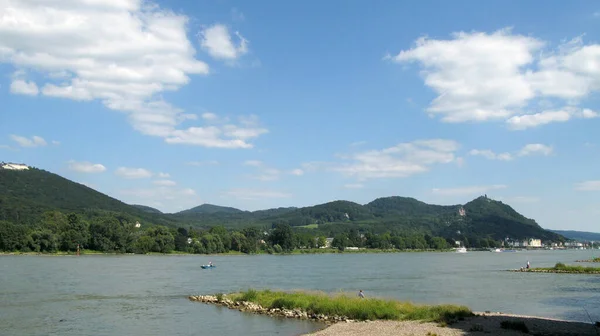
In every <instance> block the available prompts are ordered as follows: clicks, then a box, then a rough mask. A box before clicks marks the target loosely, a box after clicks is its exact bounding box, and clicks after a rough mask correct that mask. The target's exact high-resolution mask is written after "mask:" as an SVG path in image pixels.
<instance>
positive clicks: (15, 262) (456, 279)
mask: <svg viewBox="0 0 600 336" xmlns="http://www.w3.org/2000/svg"><path fill="white" fill-rule="evenodd" d="M598 255H600V251H598V250H595V251H591V250H584V251H578V250H569V251H519V252H515V253H490V252H469V253H466V254H459V253H390V254H323V255H289V256H271V255H257V256H204V255H172V256H169V255H166V256H141V255H136V256H133V255H132V256H130V255H126V256H125V255H124V256H97V255H96V256H92V255H90V256H79V257H76V256H60V257H59V256H2V257H0V334H1V335H3V336H21V335H27V336H34V335H61V336H62V335H64V336H70V335H73V336H75V335H76V336H82V335H90V336H100V335H145V336H149V335H186V336H189V335H220V336H227V335H251V336H252V335H299V334H302V333H307V332H310V331H313V330H316V329H317V328H319V327H320V325H316V324H314V323H312V322H308V321H297V320H284V319H276V318H271V317H266V316H259V315H252V314H246V313H240V312H238V311H234V310H228V309H226V308H222V307H215V306H210V305H205V304H201V303H196V302H190V301H189V300H188V299H187V296H188V295H192V294H193V295H197V294H214V293H217V292H224V293H227V292H232V291H236V290H241V289H247V288H273V289H316V290H322V291H327V292H335V291H349V292H357V291H358V290H359V289H362V290H363V291H365V293H366V295H367V296H378V297H390V298H397V299H401V300H411V301H413V302H417V303H433V304H435V303H457V304H464V305H467V306H469V307H470V308H471V309H473V310H474V311H485V310H490V311H502V312H505V313H515V314H526V315H535V316H544V317H555V318H562V319H568V320H575V321H583V322H590V318H591V319H592V320H594V321H598V320H600V306H598V305H597V303H598V302H600V276H597V275H571V274H536V273H514V272H505V271H504V270H507V269H514V268H519V267H521V266H524V265H525V264H526V262H527V261H528V260H529V261H530V262H531V266H532V267H546V266H553V265H554V264H555V263H556V262H558V261H561V262H564V263H567V264H573V262H574V261H575V260H577V259H588V258H591V257H595V256H598ZM209 260H211V261H213V263H214V264H215V265H217V268H215V269H208V270H203V269H201V268H200V267H199V266H200V265H201V264H205V263H207V262H208V261H209ZM586 311H587V312H586ZM588 313H589V317H588Z"/></svg>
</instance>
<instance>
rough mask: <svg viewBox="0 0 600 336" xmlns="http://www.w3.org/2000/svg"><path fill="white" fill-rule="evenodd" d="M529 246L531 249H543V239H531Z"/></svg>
mask: <svg viewBox="0 0 600 336" xmlns="http://www.w3.org/2000/svg"><path fill="white" fill-rule="evenodd" d="M528 245H529V246H530V247H542V240H541V239H535V238H530V239H529V241H528Z"/></svg>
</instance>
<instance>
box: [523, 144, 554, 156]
mask: <svg viewBox="0 0 600 336" xmlns="http://www.w3.org/2000/svg"><path fill="white" fill-rule="evenodd" d="M552 152H554V149H553V148H552V147H550V146H546V145H543V144H528V145H525V146H524V147H523V148H521V150H520V151H519V156H529V155H535V154H540V155H544V156H548V155H550V154H552Z"/></svg>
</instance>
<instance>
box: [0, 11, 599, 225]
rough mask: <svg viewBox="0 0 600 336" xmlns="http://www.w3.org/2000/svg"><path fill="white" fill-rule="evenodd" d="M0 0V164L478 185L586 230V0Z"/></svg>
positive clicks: (98, 174)
mask: <svg viewBox="0 0 600 336" xmlns="http://www.w3.org/2000/svg"><path fill="white" fill-rule="evenodd" d="M45 6H46V7H42V6H41V5H40V2H39V1H33V0H23V1H12V0H0V9H2V10H0V160H3V161H10V162H23V163H26V164H28V165H31V166H35V167H39V168H42V169H46V170H49V171H51V172H55V173H57V174H60V175H62V176H64V177H66V178H69V179H72V180H74V181H77V182H80V183H84V184H86V185H89V186H91V187H93V188H95V189H97V190H99V191H101V192H103V193H107V194H109V195H111V196H113V197H116V198H118V199H121V200H123V201H125V202H128V203H138V204H145V205H149V206H153V207H156V208H158V209H160V210H163V211H167V212H175V211H179V210H182V209H186V208H190V207H192V206H196V205H199V204H201V203H212V204H219V205H226V206H234V207H238V208H241V209H247V210H256V209H264V208H270V207H279V206H306V205H313V204H318V203H323V202H327V201H332V200H336V199H345V200H351V201H356V202H359V203H366V202H369V201H371V200H373V199H375V198H377V197H382V196H391V195H401V196H410V197H415V198H418V199H420V200H423V201H426V202H430V203H436V204H459V203H466V202H468V201H469V200H471V199H473V198H475V197H477V196H479V195H483V194H487V195H488V196H489V197H492V198H495V199H499V200H502V201H504V202H507V203H508V204H510V205H512V206H513V207H514V208H515V209H517V210H518V211H520V212H521V213H523V214H524V215H526V216H528V217H531V218H534V219H536V220H537V221H538V223H539V224H540V225H542V226H543V227H546V228H553V229H577V230H591V231H598V229H597V218H598V216H599V215H600V173H599V171H600V133H598V128H599V127H600V114H599V112H600V104H599V95H598V92H599V91H600V36H599V33H598V32H600V6H597V5H595V4H594V3H593V2H584V1H580V2H572V3H568V4H567V3H559V2H556V3H547V2H540V1H529V2H526V3H523V2H520V1H485V2H482V1H461V2H452V3H451V2H444V1H435V2H434V1H422V2H419V3H416V2H414V3H406V2H404V3H403V2H398V1H381V2H378V3H377V6H373V5H372V4H371V3H370V2H366V1H327V2H317V1H305V2H296V3H291V2H276V1H270V2H266V1H263V2H260V3H256V2H254V3H252V4H250V3H248V2H242V1H225V0H218V1H217V0H215V1H183V0H180V1H169V2H166V1H165V2H141V1H139V0H123V1H122V0H112V1H100V0H85V1H83V0H79V1H77V0H54V1H52V2H50V3H47V4H46V5H45Z"/></svg>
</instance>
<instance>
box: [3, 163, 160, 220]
mask: <svg viewBox="0 0 600 336" xmlns="http://www.w3.org/2000/svg"><path fill="white" fill-rule="evenodd" d="M50 210H59V211H62V212H78V213H85V212H87V213H89V212H93V211H97V210H103V211H110V212H117V213H125V214H128V215H132V216H135V217H137V218H140V219H144V220H147V221H151V222H154V223H162V224H171V223H172V220H168V219H165V218H162V217H157V216H156V214H155V213H154V214H153V213H149V212H147V211H146V210H142V209H139V208H138V207H135V206H131V205H129V204H126V203H123V202H121V201H119V200H117V199H115V198H112V197H110V196H108V195H105V194H102V193H100V192H98V191H96V190H94V189H92V188H89V187H87V186H85V185H83V184H79V183H76V182H73V181H71V180H68V179H66V178H64V177H61V176H59V175H56V174H53V173H50V172H47V171H45V170H41V169H37V168H31V167H30V168H29V169H27V170H9V169H0V220H6V221H9V222H14V223H22V224H31V223H34V222H35V221H37V220H38V219H39V218H40V216H41V215H42V214H43V213H44V212H46V211H50ZM155 210H156V209H155ZM156 211H158V210H156Z"/></svg>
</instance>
